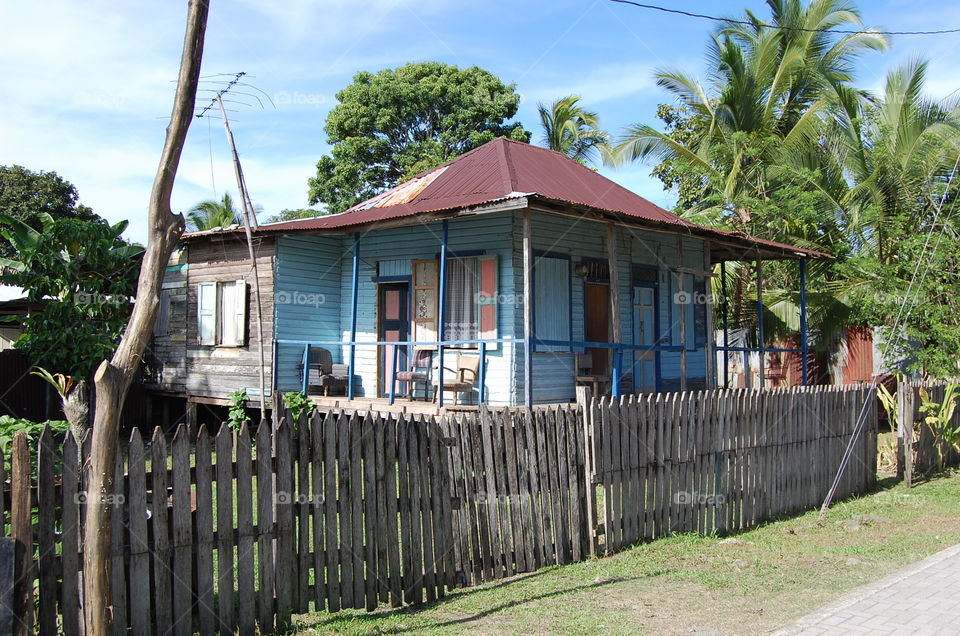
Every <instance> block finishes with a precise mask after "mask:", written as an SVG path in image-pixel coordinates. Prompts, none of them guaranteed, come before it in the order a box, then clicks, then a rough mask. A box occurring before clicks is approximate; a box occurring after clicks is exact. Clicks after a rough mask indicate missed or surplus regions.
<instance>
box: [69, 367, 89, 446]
mask: <svg viewBox="0 0 960 636" xmlns="http://www.w3.org/2000/svg"><path fill="white" fill-rule="evenodd" d="M63 413H64V415H66V416H67V421H68V422H70V430H71V431H72V432H73V437H74V439H77V440H81V439H83V436H84V434H85V433H86V432H87V429H88V428H89V427H90V391H89V389H88V387H87V382H86V380H78V381H77V382H76V383H75V384H74V385H73V389H71V390H70V392H69V393H67V394H66V395H65V396H63Z"/></svg>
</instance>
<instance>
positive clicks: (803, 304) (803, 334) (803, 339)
mask: <svg viewBox="0 0 960 636" xmlns="http://www.w3.org/2000/svg"><path fill="white" fill-rule="evenodd" d="M800 375H801V377H802V378H803V386H807V384H808V382H809V378H808V377H807V259H805V258H802V259H800Z"/></svg>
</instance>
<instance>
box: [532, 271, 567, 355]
mask: <svg viewBox="0 0 960 636" xmlns="http://www.w3.org/2000/svg"><path fill="white" fill-rule="evenodd" d="M533 295H534V301H533V302H534V305H533V311H534V316H533V325H534V331H535V333H536V337H537V338H538V339H539V340H566V341H569V340H570V261H569V260H567V259H565V258H550V257H546V256H538V257H537V258H536V259H534V266H533ZM536 351H560V352H564V351H568V349H567V347H561V346H553V345H537V346H536Z"/></svg>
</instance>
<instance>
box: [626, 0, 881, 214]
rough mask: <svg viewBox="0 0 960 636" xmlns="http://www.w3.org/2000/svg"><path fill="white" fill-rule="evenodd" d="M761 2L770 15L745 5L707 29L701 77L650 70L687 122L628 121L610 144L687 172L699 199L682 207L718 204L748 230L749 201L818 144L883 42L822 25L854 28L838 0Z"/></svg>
mask: <svg viewBox="0 0 960 636" xmlns="http://www.w3.org/2000/svg"><path fill="white" fill-rule="evenodd" d="M767 5H768V7H769V9H770V13H771V19H770V20H768V21H766V22H764V21H763V20H761V19H759V18H758V17H757V16H755V15H754V14H753V13H750V12H747V15H746V21H748V22H749V23H750V24H747V25H741V24H730V25H726V26H721V27H720V28H718V29H717V31H715V32H714V34H713V35H712V37H711V39H710V43H709V45H708V49H707V56H706V57H707V62H708V69H709V71H708V72H709V75H708V78H707V81H706V83H705V84H704V83H701V82H700V81H699V80H697V79H696V78H694V77H692V76H690V75H688V74H686V73H683V72H682V71H676V70H666V71H660V72H658V73H657V76H656V77H657V84H658V85H659V86H661V87H663V88H665V89H667V90H668V91H670V92H671V93H672V94H673V95H674V96H675V97H676V98H677V100H678V101H679V103H680V105H681V108H682V110H683V114H684V116H686V117H688V118H689V119H688V122H687V123H690V122H691V121H692V123H693V125H692V126H684V127H682V128H681V129H674V130H672V131H668V132H661V131H659V130H656V129H654V128H653V127H651V126H649V125H646V124H636V125H633V126H630V127H629V128H628V129H627V130H626V131H625V134H624V137H623V139H622V140H621V143H620V145H619V147H618V157H617V158H618V160H619V161H633V160H637V159H650V158H655V159H657V160H660V161H663V160H669V161H670V162H671V164H672V166H673V167H674V169H679V170H681V171H682V175H683V176H684V177H685V178H687V179H694V180H695V181H699V182H702V183H703V188H702V196H701V197H700V202H699V203H698V204H696V205H695V206H694V207H693V208H692V209H689V210H685V213H687V214H696V213H699V212H701V211H703V210H705V209H710V208H718V209H719V210H720V211H721V212H722V217H723V219H724V220H726V221H728V223H727V224H728V225H732V226H735V227H737V228H738V229H742V230H750V229H751V228H750V227H749V226H750V223H751V220H752V218H753V213H754V210H753V209H752V207H755V203H756V202H757V201H761V202H762V201H764V200H767V199H768V198H769V196H770V194H771V193H772V192H773V191H775V190H776V189H777V188H778V187H780V185H781V183H782V181H783V179H782V177H784V176H785V177H786V179H787V181H789V180H790V178H791V175H790V174H789V171H790V169H791V168H793V167H795V166H797V165H800V166H802V165H803V162H804V160H805V158H806V157H808V155H809V154H810V153H811V152H817V150H818V149H817V141H818V139H819V137H820V133H821V132H822V131H823V129H824V125H825V122H828V121H831V120H834V119H836V118H837V112H838V111H841V110H842V108H841V104H842V103H844V101H845V100H851V99H853V96H852V93H853V89H852V88H851V87H850V82H851V80H852V75H851V72H852V71H851V68H852V63H853V61H854V60H855V59H856V58H857V57H858V56H859V55H861V54H863V53H864V52H866V51H869V50H882V49H884V48H885V47H886V45H887V41H886V39H885V37H884V36H881V35H878V34H875V33H871V32H869V31H865V32H862V33H858V34H849V35H842V36H841V35H839V34H836V33H830V32H829V30H830V29H834V28H841V29H843V28H855V29H862V26H861V24H862V23H861V21H860V18H859V14H858V13H857V11H856V10H855V8H854V7H853V5H852V4H850V3H848V2H845V1H844V0H813V1H812V2H809V3H807V4H804V3H803V2H801V0H768V1H767ZM766 24H770V25H773V26H774V27H778V28H772V27H771V26H765V25H766ZM824 30H825V31H824ZM668 125H669V122H668ZM671 133H673V134H671Z"/></svg>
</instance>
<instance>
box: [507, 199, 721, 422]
mask: <svg viewBox="0 0 960 636" xmlns="http://www.w3.org/2000/svg"><path fill="white" fill-rule="evenodd" d="M531 222H532V228H531V229H532V234H533V236H532V246H533V249H534V251H537V250H540V251H545V252H552V253H555V254H563V255H569V256H570V257H571V261H572V262H571V271H573V268H575V267H576V265H577V264H579V263H580V262H582V261H583V260H584V259H587V260H590V259H593V260H602V261H605V260H606V259H607V246H606V231H607V230H606V225H605V224H604V223H599V222H595V221H589V220H586V219H582V220H580V219H573V218H568V217H560V216H556V215H550V214H548V213H542V212H535V213H533V214H532V218H531ZM513 235H514V258H513V262H514V269H515V271H516V272H517V281H516V285H517V287H518V289H522V285H523V278H522V272H523V246H522V217H521V215H519V214H518V215H517V216H516V218H515V220H514V232H513ZM615 237H616V241H617V255H618V262H617V263H616V267H617V273H618V279H619V282H620V289H619V298H620V316H621V330H622V334H623V339H624V342H631V341H632V339H633V333H634V315H633V281H632V275H633V268H632V266H633V265H649V266H655V267H657V269H658V281H659V287H660V292H659V301H658V302H659V306H658V312H659V319H660V326H661V332H663V333H669V330H670V329H671V327H672V324H673V319H674V318H678V317H679V315H680V314H679V308H678V307H676V306H675V299H674V298H672V297H671V295H670V294H669V293H668V290H669V286H668V285H669V276H670V275H671V274H670V269H671V268H676V267H686V268H691V269H702V267H703V263H704V258H703V257H704V254H703V250H704V242H703V241H702V240H700V239H693V238H689V237H683V238H678V237H677V236H676V235H671V234H666V233H661V232H649V231H644V230H642V229H639V228H625V227H617V228H616V231H615ZM678 241H680V242H678ZM681 245H682V250H683V262H682V263H681V261H680V246H681ZM570 292H571V293H570V301H571V316H572V321H571V327H572V329H571V334H572V339H573V340H583V339H584V337H585V326H584V319H585V308H584V280H583V279H582V278H580V277H578V276H576V275H572V276H571V285H570ZM514 329H515V330H516V334H517V336H518V337H522V334H523V312H522V311H519V312H517V314H516V315H515V324H514ZM690 337H691V338H692V337H693V334H692V333H691V334H690ZM518 353H519V354H522V349H521V348H518ZM519 354H518V356H517V359H516V362H515V367H514V382H513V396H514V397H513V399H514V401H515V402H516V403H520V402H522V399H523V377H524V376H523V356H522V355H519ZM686 357H687V376H688V384H689V385H690V386H691V387H693V386H694V384H695V383H694V382H691V378H705V377H706V356H705V351H704V350H702V349H701V350H699V351H688V352H687V353H686ZM624 358H625V360H624V366H625V368H627V367H629V359H628V357H627V354H625V355H624ZM680 363H681V356H680V354H679V353H668V352H664V353H662V354H661V370H660V371H661V379H662V382H663V385H664V386H663V390H679V388H680ZM575 364H576V363H575V357H574V354H573V353H554V352H538V353H534V355H533V377H534V381H535V383H534V402H535V403H539V404H542V403H550V402H564V401H569V400H573V399H574V398H575V389H574V386H573V376H574V375H575V371H576V370H575V369H574V366H575ZM625 388H626V389H629V388H630V387H629V386H627V387H625Z"/></svg>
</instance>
